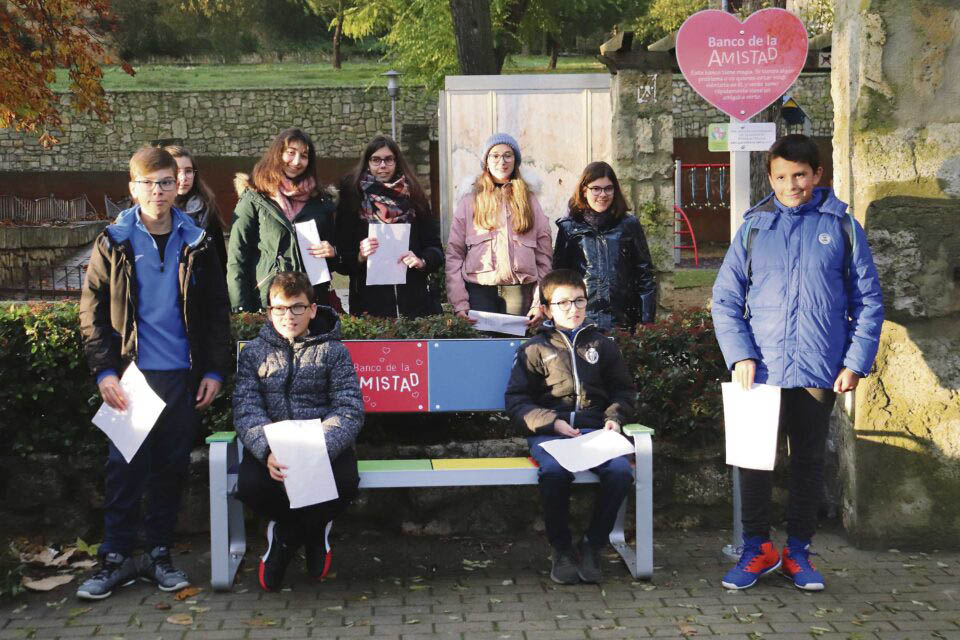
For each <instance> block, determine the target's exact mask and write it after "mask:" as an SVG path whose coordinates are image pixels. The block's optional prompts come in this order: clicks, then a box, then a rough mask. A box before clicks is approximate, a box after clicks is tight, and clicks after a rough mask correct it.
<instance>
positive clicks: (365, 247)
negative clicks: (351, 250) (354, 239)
mask: <svg viewBox="0 0 960 640" xmlns="http://www.w3.org/2000/svg"><path fill="white" fill-rule="evenodd" d="M379 247H380V241H379V240H377V239H376V238H364V239H363V240H361V241H360V262H363V261H365V260H366V259H367V258H369V257H370V256H372V255H373V254H375V253H376V252H377V248H379Z"/></svg>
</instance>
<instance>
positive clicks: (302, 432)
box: [263, 420, 338, 509]
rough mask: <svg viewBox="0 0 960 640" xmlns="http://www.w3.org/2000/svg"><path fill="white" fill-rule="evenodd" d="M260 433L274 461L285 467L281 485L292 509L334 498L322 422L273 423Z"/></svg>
mask: <svg viewBox="0 0 960 640" xmlns="http://www.w3.org/2000/svg"><path fill="white" fill-rule="evenodd" d="M263 433H264V435H265V436H266V437H267V442H268V443H269V444H270V451H271V452H272V453H273V455H274V456H275V457H276V458H277V462H279V463H280V464H282V465H286V467H287V469H286V471H285V472H284V473H285V474H286V477H285V478H284V481H283V486H284V488H285V489H286V490H287V498H289V499H290V508H291V509H299V508H300V507H309V506H310V505H313V504H319V503H321V502H328V501H330V500H335V499H336V498H337V496H338V493H337V484H336V482H335V481H334V479H333V468H332V467H331V466H330V456H329V455H328V454H327V441H326V439H325V438H324V436H323V422H322V421H321V420H284V421H282V422H274V423H272V424H268V425H266V426H265V427H264V428H263Z"/></svg>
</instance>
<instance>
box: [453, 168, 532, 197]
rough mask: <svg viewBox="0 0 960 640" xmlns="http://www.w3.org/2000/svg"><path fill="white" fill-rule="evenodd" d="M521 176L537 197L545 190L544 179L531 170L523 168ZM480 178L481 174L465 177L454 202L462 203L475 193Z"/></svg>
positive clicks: (458, 186)
mask: <svg viewBox="0 0 960 640" xmlns="http://www.w3.org/2000/svg"><path fill="white" fill-rule="evenodd" d="M520 175H521V177H522V178H523V181H524V182H526V183H527V188H528V189H529V190H530V193H532V194H533V195H535V196H539V195H540V192H541V191H542V190H543V179H542V178H541V177H540V174H539V173H537V172H536V171H534V170H533V169H531V168H529V167H528V168H522V169H521V170H520ZM479 177H480V174H479V173H475V174H473V175H470V176H467V177H465V178H464V179H463V180H461V181H460V184H458V185H457V190H456V192H455V193H454V196H453V201H454V202H460V200H461V199H463V198H465V197H466V196H468V195H470V194H471V193H473V183H474V182H476V181H477V178H479Z"/></svg>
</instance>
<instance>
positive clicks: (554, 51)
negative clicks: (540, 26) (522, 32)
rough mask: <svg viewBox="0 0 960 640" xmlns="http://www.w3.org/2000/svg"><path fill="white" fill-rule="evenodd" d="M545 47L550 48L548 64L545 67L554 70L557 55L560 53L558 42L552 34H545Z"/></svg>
mask: <svg viewBox="0 0 960 640" xmlns="http://www.w3.org/2000/svg"><path fill="white" fill-rule="evenodd" d="M547 47H548V48H549V49H550V64H548V65H547V68H548V69H550V70H551V71H554V70H556V68H557V57H558V56H559V55H560V43H559V42H557V39H556V38H554V37H553V34H547Z"/></svg>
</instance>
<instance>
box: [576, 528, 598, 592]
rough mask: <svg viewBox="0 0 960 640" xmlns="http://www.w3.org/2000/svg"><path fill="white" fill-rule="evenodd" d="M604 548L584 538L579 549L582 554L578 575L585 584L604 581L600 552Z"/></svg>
mask: <svg viewBox="0 0 960 640" xmlns="http://www.w3.org/2000/svg"><path fill="white" fill-rule="evenodd" d="M601 549H603V546H602V545H601V546H597V545H595V544H593V543H592V542H590V541H589V540H587V539H586V538H583V539H582V540H581V541H580V544H579V545H578V547H577V550H578V551H579V552H580V564H579V565H578V566H577V575H579V576H580V579H581V580H583V581H584V582H589V583H591V584H595V583H597V582H600V581H601V580H603V570H602V569H601V568H600V551H601Z"/></svg>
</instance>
